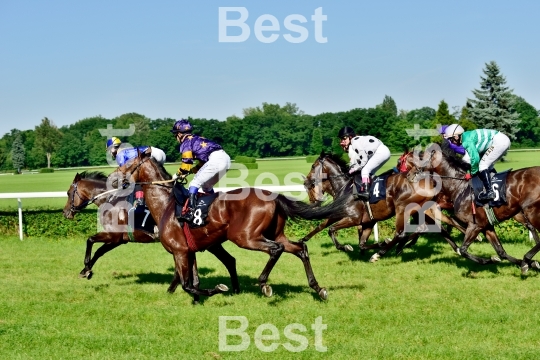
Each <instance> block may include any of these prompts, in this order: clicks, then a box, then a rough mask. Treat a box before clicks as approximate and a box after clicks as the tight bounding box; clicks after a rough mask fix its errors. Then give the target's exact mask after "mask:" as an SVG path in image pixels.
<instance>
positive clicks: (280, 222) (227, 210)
mask: <svg viewBox="0 0 540 360" xmlns="http://www.w3.org/2000/svg"><path fill="white" fill-rule="evenodd" d="M118 171H120V172H121V173H123V174H126V176H127V178H129V179H131V181H135V182H138V183H140V184H141V185H142V186H143V190H144V197H145V201H146V204H147V206H148V208H149V209H150V212H151V213H152V216H153V217H154V219H156V220H157V223H158V224H159V233H160V240H161V243H162V245H163V246H164V248H165V249H166V250H167V251H168V252H169V253H171V254H172V255H173V258H174V262H175V267H176V271H175V277H174V279H173V282H172V283H171V288H172V287H176V286H177V285H178V283H180V284H181V286H182V289H184V291H186V292H188V293H191V294H194V295H204V296H212V295H215V294H218V293H222V292H224V291H227V290H228V289H227V287H226V286H224V285H217V286H216V287H215V288H214V289H199V288H196V287H194V286H193V284H192V280H193V273H192V268H193V261H194V259H195V251H194V250H193V249H192V248H191V247H190V245H189V243H188V240H187V239H186V237H185V235H184V232H183V229H182V227H181V225H180V223H179V222H178V220H177V219H176V217H175V199H174V198H172V197H171V193H170V191H169V190H168V189H164V188H163V187H159V186H155V185H152V182H153V181H160V180H163V179H169V178H170V175H169V174H168V173H167V172H166V171H165V169H164V168H163V167H162V166H160V165H158V164H157V163H155V162H154V161H153V160H152V159H151V158H150V157H148V155H146V154H140V155H139V157H137V158H136V159H134V160H133V161H132V162H130V163H128V164H126V165H124V166H122V167H120V168H119V169H118ZM333 213H336V214H338V215H339V216H346V215H347V211H346V210H345V208H344V206H343V201H339V200H337V201H335V202H333V203H332V204H331V205H329V206H325V207H315V208H314V207H311V206H309V205H307V204H305V203H303V202H301V201H295V200H291V199H289V198H287V197H285V196H283V195H280V194H275V193H272V192H270V191H265V190H261V189H255V188H241V189H236V190H232V191H229V192H226V193H220V194H219V196H218V197H217V198H216V200H214V202H213V203H212V205H211V206H210V209H209V212H208V218H207V224H206V225H204V226H202V227H199V228H194V229H191V230H190V231H191V233H192V235H193V238H194V239H195V241H196V243H197V248H198V250H204V249H208V248H210V247H211V246H213V245H216V244H221V243H223V242H225V241H227V240H229V241H232V242H233V243H234V244H236V245H237V246H239V247H241V248H244V249H248V250H256V251H262V252H265V253H267V254H268V255H269V256H270V259H269V260H268V263H267V264H266V266H265V268H264V269H263V271H262V273H261V275H260V276H259V278H258V282H259V286H260V289H261V291H262V293H263V294H264V295H265V296H271V295H272V288H271V287H270V286H269V285H268V284H267V280H268V276H269V274H270V271H271V270H272V268H273V267H274V265H275V264H276V262H277V261H278V260H279V258H280V256H281V254H282V253H283V252H288V253H291V254H294V255H295V256H297V257H298V258H300V259H301V261H302V262H303V264H304V269H305V272H306V275H307V278H308V283H309V286H310V287H311V288H312V289H314V290H315V291H316V292H317V293H318V294H319V296H320V297H321V298H322V299H327V297H328V293H327V291H326V289H325V288H322V287H320V286H319V284H318V283H317V280H316V279H315V276H314V274H313V270H312V268H311V263H310V260H309V255H308V249H307V246H306V244H304V243H297V242H291V241H289V240H288V239H287V237H286V236H285V234H284V227H285V223H286V220H287V218H293V219H294V218H304V219H309V220H311V219H324V218H327V217H328V216H330V214H333ZM184 226H187V225H184Z"/></svg>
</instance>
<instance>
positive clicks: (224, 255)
mask: <svg viewBox="0 0 540 360" xmlns="http://www.w3.org/2000/svg"><path fill="white" fill-rule="evenodd" d="M208 252H209V253H211V254H214V256H215V257H216V258H217V259H218V260H219V261H221V262H222V263H223V265H225V268H227V271H228V272H229V275H230V277H231V285H232V288H233V293H235V294H239V293H240V282H239V281H238V273H237V272H236V259H235V258H234V257H233V256H232V255H231V254H229V252H228V251H227V250H225V248H224V247H223V245H221V244H216V245H213V246H211V247H210V248H208Z"/></svg>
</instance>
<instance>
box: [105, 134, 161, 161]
mask: <svg viewBox="0 0 540 360" xmlns="http://www.w3.org/2000/svg"><path fill="white" fill-rule="evenodd" d="M121 145H122V141H120V139H119V138H117V137H115V136H113V137H112V138H110V139H108V140H107V146H106V150H107V151H108V152H110V153H111V156H112V158H113V159H114V160H116V163H117V164H118V166H122V165H124V164H125V163H126V162H128V161H129V160H131V159H134V158H136V157H137V155H138V154H139V153H143V152H146V153H149V154H150V157H151V158H153V159H154V160H155V161H156V162H158V163H159V164H161V165H163V164H164V163H165V159H166V156H165V153H164V152H163V150H161V149H158V148H157V147H153V146H138V147H124V148H121Z"/></svg>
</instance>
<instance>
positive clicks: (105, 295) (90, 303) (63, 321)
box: [0, 237, 540, 360]
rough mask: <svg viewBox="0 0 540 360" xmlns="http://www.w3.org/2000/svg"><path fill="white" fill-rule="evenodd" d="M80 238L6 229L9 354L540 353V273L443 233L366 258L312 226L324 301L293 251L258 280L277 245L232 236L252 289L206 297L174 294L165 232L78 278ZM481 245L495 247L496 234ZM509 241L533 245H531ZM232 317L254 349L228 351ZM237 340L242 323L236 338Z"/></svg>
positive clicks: (204, 276) (1, 327) (2, 241)
mask: <svg viewBox="0 0 540 360" xmlns="http://www.w3.org/2000/svg"><path fill="white" fill-rule="evenodd" d="M82 240H83V239H59V240H56V239H55V240H52V239H42V238H31V239H27V240H25V241H22V242H21V241H19V240H18V239H17V238H15V237H2V238H0V274H1V276H0V287H1V289H2V291H1V292H0V358H1V359H87V360H89V359H99V360H103V359H115V360H116V359H273V358H279V359H351V358H361V359H466V360H469V359H528V358H534V357H535V356H536V355H537V352H538V347H539V346H540V340H539V339H538V335H537V329H536V326H537V324H538V322H539V320H540V319H539V317H540V315H539V314H540V304H539V303H538V302H537V301H536V300H537V298H538V297H539V296H540V287H539V286H538V284H539V281H540V278H539V275H538V273H537V272H533V271H530V272H529V273H528V274H527V275H525V276H522V275H521V274H520V271H519V269H518V268H516V267H514V266H512V265H510V264H509V263H507V262H505V263H501V264H498V265H489V266H484V267H482V266H478V265H476V264H474V263H472V262H470V261H468V260H466V259H464V258H460V257H458V256H457V255H455V254H454V253H452V251H451V250H450V248H449V247H448V245H447V244H446V243H445V242H443V241H440V240H437V239H431V240H430V241H427V240H426V239H421V240H420V241H419V243H418V244H417V246H416V247H415V248H414V249H406V250H405V252H404V253H403V254H402V255H401V256H395V255H394V254H391V255H389V256H388V257H385V258H383V259H382V260H380V261H379V262H377V263H375V264H371V263H369V262H367V259H368V258H369V254H368V255H366V256H364V257H362V258H361V259H358V255H357V253H356V252H355V253H341V252H337V251H336V250H335V249H334V248H333V246H332V245H331V243H330V240H329V239H327V238H326V237H322V238H318V239H313V240H312V242H310V244H309V246H310V257H311V261H312V265H313V269H314V272H315V275H316V276H317V280H318V281H319V283H320V284H321V286H325V287H327V288H328V291H329V300H328V301H326V302H323V301H320V300H319V299H318V296H317V295H316V294H314V292H313V291H311V289H310V288H309V287H308V286H307V281H306V278H305V274H304V271H303V267H302V264H301V262H300V261H299V260H298V259H297V258H295V257H294V256H291V255H290V254H284V255H283V256H282V257H281V259H280V261H279V262H278V264H277V266H276V267H275V269H274V271H273V272H272V274H271V275H270V280H269V284H271V285H272V286H273V290H274V296H273V297H272V298H265V297H263V296H262V295H261V294H260V292H259V289H258V287H257V286H256V285H255V284H256V282H257V277H258V276H259V274H260V272H261V270H262V268H263V267H264V264H265V263H266V260H267V256H266V255H264V254H261V253H257V252H252V251H247V250H242V249H239V248H236V247H235V246H234V245H233V244H231V243H227V244H226V248H227V249H229V250H230V252H231V253H232V254H233V256H235V257H236V259H237V264H238V272H239V276H240V281H241V287H242V293H241V294H239V295H230V294H226V295H216V296H214V297H211V298H203V299H202V304H201V305H198V306H193V305H192V304H191V297H190V296H188V295H187V294H186V293H184V292H183V291H182V290H181V288H179V289H178V290H177V292H176V293H175V294H168V293H166V289H167V287H168V284H169V282H170V280H171V279H172V272H173V267H172V259H171V256H170V255H169V254H168V253H166V252H165V251H164V250H163V248H162V246H161V245H160V244H147V245H143V244H128V245H125V246H121V247H119V248H118V249H115V250H114V251H112V252H110V253H109V254H107V255H106V256H105V257H103V258H102V259H101V260H100V261H99V262H98V263H97V264H96V266H95V274H94V277H93V278H92V279H91V280H86V279H79V278H78V273H79V271H80V270H81V269H82V267H83V264H82V261H83V254H84V247H85V245H84V242H83V241H82ZM349 241H350V242H351V243H353V244H354V243H356V240H355V239H348V242H349ZM471 250H472V251H473V252H474V253H476V254H483V255H490V254H493V250H492V249H491V247H490V246H489V245H487V244H484V243H475V244H473V246H472V248H471ZM507 250H508V251H509V253H511V254H513V255H516V256H521V255H522V254H524V253H525V252H526V251H527V245H526V244H523V243H522V244H511V245H508V246H507ZM197 257H198V263H199V269H200V274H201V286H202V287H213V286H215V285H216V284H218V283H225V284H227V285H229V284H230V282H229V278H228V274H227V273H226V270H225V268H224V267H223V266H222V265H221V264H220V263H218V262H217V261H216V260H215V259H214V258H213V256H212V255H211V254H209V253H199V254H198V255H197ZM220 316H237V317H238V316H242V317H245V319H246V320H247V321H248V323H249V326H248V327H247V330H246V333H247V334H248V335H249V337H250V345H249V347H248V348H247V349H246V350H245V351H242V352H226V351H219V340H218V339H219V317H220ZM318 317H322V322H323V324H326V325H327V328H326V330H324V331H323V332H322V346H324V347H326V349H327V351H326V352H320V351H317V349H316V347H315V332H314V331H313V330H312V329H311V324H313V323H314V321H315V319H316V318H318ZM262 324H272V325H274V326H275V327H276V328H277V329H278V336H279V338H276V340H273V341H272V340H264V341H262V344H263V345H266V346H269V345H271V344H272V343H278V344H283V343H287V342H289V343H290V344H291V345H292V346H294V347H297V348H298V347H299V346H300V343H299V342H298V341H293V340H290V339H289V338H286V337H285V335H284V329H285V327H286V326H288V325H290V324H300V325H303V326H305V327H306V331H305V332H301V331H299V330H296V331H295V333H297V334H300V335H302V336H304V337H305V339H307V344H306V345H307V348H305V350H303V351H301V352H297V353H293V352H290V351H288V350H286V349H285V348H284V346H283V345H279V346H278V348H277V349H276V350H275V351H272V352H268V353H267V352H263V351H261V350H260V348H259V347H257V345H256V344H255V343H254V334H255V331H256V329H257V327H259V326H260V325H262ZM238 326H239V323H238V322H230V323H228V327H229V328H237V327H238ZM266 334H268V332H267V333H266ZM239 343H240V338H239V337H238V336H229V337H227V338H226V344H229V345H234V344H239Z"/></svg>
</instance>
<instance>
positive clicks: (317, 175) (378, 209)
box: [302, 153, 465, 262]
mask: <svg viewBox="0 0 540 360" xmlns="http://www.w3.org/2000/svg"><path fill="white" fill-rule="evenodd" d="M347 168H348V166H347V164H346V163H345V162H344V161H343V160H341V159H340V158H339V157H337V156H335V155H331V154H324V153H322V154H321V155H320V156H319V158H318V159H317V160H316V161H315V162H314V163H313V165H312V167H311V171H310V172H309V174H308V176H307V178H306V180H305V181H304V187H305V188H306V190H307V192H308V196H309V198H310V201H311V202H320V201H321V195H322V194H323V193H328V194H329V195H330V196H332V197H333V198H334V199H340V198H344V199H347V202H346V204H347V205H346V207H347V208H348V209H349V212H350V214H351V215H350V216H348V217H344V218H340V217H338V216H331V217H330V218H328V219H326V220H325V221H323V222H322V223H321V224H319V226H317V227H316V228H315V229H314V230H313V231H312V232H311V233H309V234H308V235H306V236H305V237H304V238H303V239H302V241H307V240H309V239H310V238H311V237H313V236H314V235H315V234H316V233H318V232H320V231H322V230H323V229H325V228H327V227H329V230H328V235H329V236H330V237H331V239H332V242H333V243H334V245H335V246H336V248H337V249H338V250H346V248H345V247H344V246H343V245H341V244H340V243H339V242H338V241H337V238H336V231H338V230H340V229H344V228H348V227H352V226H358V236H359V245H360V251H361V252H363V251H364V250H366V249H371V248H380V247H382V249H381V250H379V252H377V253H376V254H374V255H373V256H372V257H371V259H370V261H372V262H373V261H377V260H378V259H379V258H380V257H381V256H383V255H384V254H385V253H386V252H387V251H388V250H390V249H391V248H392V247H393V246H394V245H395V244H396V243H397V244H398V253H399V252H401V250H402V249H403V247H404V246H405V244H406V243H407V241H410V242H413V243H414V242H415V241H416V239H417V238H418V236H419V235H420V233H419V232H412V233H410V235H407V233H406V231H405V226H406V223H407V221H408V220H409V215H410V216H413V217H415V218H416V217H417V216H418V215H419V211H420V212H421V213H424V211H425V214H426V216H427V217H428V218H427V219H426V220H427V221H428V222H432V221H431V220H433V219H435V218H436V217H439V216H440V219H441V221H444V222H445V223H448V224H450V225H452V226H454V227H456V228H458V229H459V230H461V231H463V232H464V231H465V229H464V228H463V227H462V226H461V225H460V224H459V223H457V222H456V221H455V220H454V219H452V218H449V217H447V216H446V215H444V214H443V213H441V212H440V211H438V209H434V206H427V205H430V203H429V202H430V201H431V202H432V203H431V204H432V205H435V204H436V203H443V204H445V202H444V201H443V200H444V199H438V198H437V192H436V191H435V186H434V184H433V182H432V181H431V180H426V181H423V182H421V183H419V184H412V183H411V182H409V181H408V180H407V178H406V176H405V175H404V174H401V173H399V174H395V173H394V174H391V175H390V176H388V178H387V180H386V199H384V200H381V201H379V202H377V203H376V204H371V212H372V215H373V219H371V217H370V216H369V213H368V211H366V207H365V202H363V201H359V200H355V199H354V198H353V196H352V187H353V179H352V177H350V176H349V175H348V174H347ZM394 215H395V216H396V229H395V234H394V238H393V239H392V240H391V241H390V242H387V243H383V244H374V245H366V241H367V239H368V238H369V236H370V234H371V232H372V229H373V226H374V225H375V224H376V223H377V222H378V221H382V220H386V219H389V218H391V217H393V216H394ZM418 230H422V228H419V229H418ZM441 232H442V235H443V236H444V238H445V239H446V240H447V241H448V243H449V244H450V246H452V248H454V249H455V250H456V249H457V245H456V244H455V243H454V242H453V241H452V239H451V238H450V234H449V233H448V232H447V231H446V230H445V229H444V228H442V227H441Z"/></svg>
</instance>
